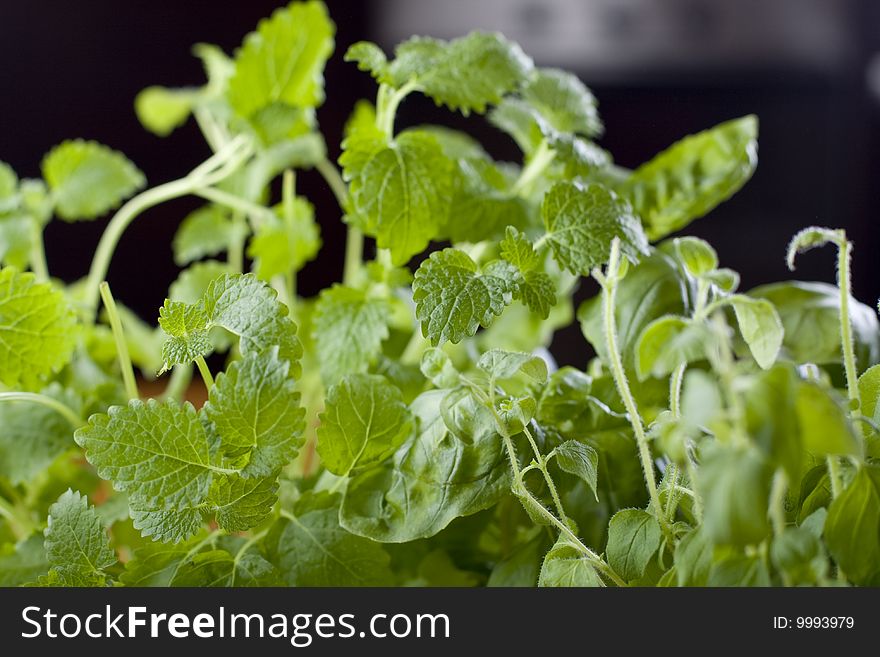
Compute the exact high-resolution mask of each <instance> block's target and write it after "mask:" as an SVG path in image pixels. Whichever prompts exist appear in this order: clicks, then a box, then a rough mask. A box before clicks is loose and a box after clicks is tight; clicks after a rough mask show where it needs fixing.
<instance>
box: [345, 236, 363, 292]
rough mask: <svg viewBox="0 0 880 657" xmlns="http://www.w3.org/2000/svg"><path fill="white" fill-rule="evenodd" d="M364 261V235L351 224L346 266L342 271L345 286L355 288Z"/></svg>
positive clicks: (346, 240)
mask: <svg viewBox="0 0 880 657" xmlns="http://www.w3.org/2000/svg"><path fill="white" fill-rule="evenodd" d="M363 259H364V233H363V231H362V230H361V229H360V228H358V227H357V226H352V225H350V224H349V226H348V232H347V234H346V237H345V265H344V267H343V270H342V283H343V285H348V286H349V287H350V286H353V285H355V284H356V283H357V279H358V275H359V273H360V270H361V265H362V264H363Z"/></svg>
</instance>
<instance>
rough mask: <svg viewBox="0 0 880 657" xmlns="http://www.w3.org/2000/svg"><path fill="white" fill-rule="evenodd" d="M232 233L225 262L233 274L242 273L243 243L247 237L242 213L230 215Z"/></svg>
mask: <svg viewBox="0 0 880 657" xmlns="http://www.w3.org/2000/svg"><path fill="white" fill-rule="evenodd" d="M232 224H233V226H232V231H231V234H230V237H229V246H228V247H227V249H228V250H227V252H226V261H227V262H228V263H229V268H230V269H231V270H232V273H234V274H242V273H244V241H245V238H246V237H247V232H248V230H247V221H246V220H245V216H244V213H243V212H239V211H236V212H233V213H232Z"/></svg>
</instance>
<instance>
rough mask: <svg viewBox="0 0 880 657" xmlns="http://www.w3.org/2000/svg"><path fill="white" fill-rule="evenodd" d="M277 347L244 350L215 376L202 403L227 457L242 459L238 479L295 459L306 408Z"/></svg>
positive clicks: (260, 472) (256, 474)
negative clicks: (236, 359) (256, 351)
mask: <svg viewBox="0 0 880 657" xmlns="http://www.w3.org/2000/svg"><path fill="white" fill-rule="evenodd" d="M289 370H290V363H288V362H287V361H285V360H282V359H281V358H280V357H279V354H278V350H277V349H270V350H268V351H266V352H263V353H260V354H255V353H248V354H246V355H244V357H243V358H242V359H241V360H239V361H235V362H234V363H232V365H230V366H229V368H228V369H227V370H226V372H224V373H221V374H219V375H218V376H217V380H216V382H215V384H214V386H213V387H212V388H211V391H210V394H209V398H208V401H207V403H206V404H205V407H204V413H205V416H206V417H207V419H208V420H209V421H210V422H211V423H212V425H213V428H214V429H215V431H216V432H217V434H218V435H219V437H220V441H221V443H220V449H221V450H222V452H223V453H224V454H225V455H226V456H227V457H228V458H230V459H237V458H239V457H246V458H245V461H244V465H243V466H242V468H241V474H242V476H243V477H266V476H268V475H269V474H271V473H272V472H274V471H275V470H277V469H278V468H280V467H281V466H284V465H287V464H288V463H289V462H290V461H292V460H293V459H294V457H296V454H297V452H298V451H299V448H300V447H302V444H303V440H304V437H303V432H304V430H305V427H304V417H305V411H304V410H303V409H302V408H301V407H300V405H299V399H300V396H299V393H298V392H296V389H295V385H294V382H293V380H292V379H291V378H290V375H289Z"/></svg>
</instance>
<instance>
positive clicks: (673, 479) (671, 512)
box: [663, 463, 681, 523]
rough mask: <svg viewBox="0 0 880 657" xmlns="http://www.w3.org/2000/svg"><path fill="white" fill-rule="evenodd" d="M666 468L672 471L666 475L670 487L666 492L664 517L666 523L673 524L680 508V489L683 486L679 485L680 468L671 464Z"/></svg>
mask: <svg viewBox="0 0 880 657" xmlns="http://www.w3.org/2000/svg"><path fill="white" fill-rule="evenodd" d="M666 467H667V468H669V469H671V471H670V472H669V473H667V475H666V476H667V477H669V486H668V487H667V492H666V510H665V512H664V514H663V515H664V516H665V517H666V522H669V523H671V522H672V519H673V518H674V517H675V510H676V509H677V508H678V498H679V490H678V489H679V488H681V486H679V485H678V480H679V469H678V466H677V465H676V464H675V463H670V464H669V465H667V466H666Z"/></svg>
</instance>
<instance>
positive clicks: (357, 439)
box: [318, 374, 413, 476]
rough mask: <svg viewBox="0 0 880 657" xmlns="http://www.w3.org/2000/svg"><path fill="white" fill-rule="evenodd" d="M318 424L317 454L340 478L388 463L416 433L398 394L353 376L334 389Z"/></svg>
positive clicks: (373, 378)
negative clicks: (386, 461)
mask: <svg viewBox="0 0 880 657" xmlns="http://www.w3.org/2000/svg"><path fill="white" fill-rule="evenodd" d="M320 420H321V425H320V427H319V428H318V454H319V455H320V456H321V460H322V461H323V462H324V465H325V466H326V467H327V469H328V470H330V472H333V473H334V474H337V475H341V476H347V475H348V474H349V473H351V472H352V471H353V470H355V469H361V468H365V467H368V466H370V465H375V464H377V463H380V462H382V461H384V460H385V459H386V458H388V457H389V456H391V454H393V453H394V451H395V450H396V449H397V448H398V447H400V445H401V444H402V443H403V442H404V441H405V440H406V439H407V438H409V437H410V435H411V433H412V430H413V423H412V419H411V417H410V413H409V409H408V408H407V407H406V405H405V404H404V403H403V396H402V395H401V393H400V390H398V389H397V388H396V387H394V386H393V385H391V384H390V383H388V381H387V380H386V379H385V378H384V377H381V376H377V375H374V374H351V375H349V376H346V377H345V378H343V379H342V381H340V382H339V383H338V384H336V385H335V386H333V387H332V388H330V392H329V394H328V395H327V401H326V405H325V409H324V412H323V413H322V414H321V415H320Z"/></svg>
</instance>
